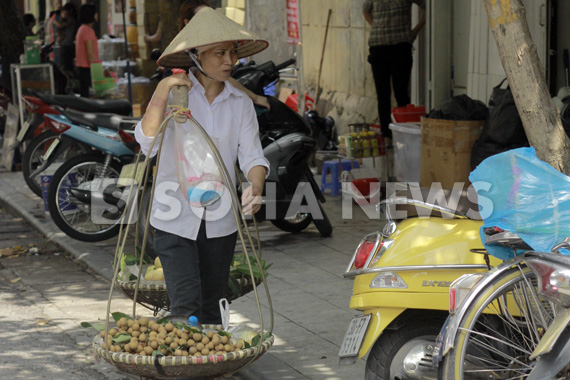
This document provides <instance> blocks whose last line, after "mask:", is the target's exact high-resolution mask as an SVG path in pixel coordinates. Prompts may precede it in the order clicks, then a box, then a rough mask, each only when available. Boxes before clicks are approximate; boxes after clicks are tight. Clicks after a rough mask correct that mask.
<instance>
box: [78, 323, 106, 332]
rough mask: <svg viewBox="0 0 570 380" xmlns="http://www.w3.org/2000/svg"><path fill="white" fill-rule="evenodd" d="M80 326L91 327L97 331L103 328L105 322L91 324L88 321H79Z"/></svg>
mask: <svg viewBox="0 0 570 380" xmlns="http://www.w3.org/2000/svg"><path fill="white" fill-rule="evenodd" d="M81 327H85V328H89V327H92V328H94V329H95V330H97V331H99V332H101V331H103V330H105V324H104V323H93V324H91V323H89V322H81Z"/></svg>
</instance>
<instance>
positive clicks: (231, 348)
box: [224, 343, 234, 352]
mask: <svg viewBox="0 0 570 380" xmlns="http://www.w3.org/2000/svg"><path fill="white" fill-rule="evenodd" d="M224 350H225V351H226V352H232V351H233V350H234V347H233V346H232V345H231V344H229V343H228V344H226V345H224Z"/></svg>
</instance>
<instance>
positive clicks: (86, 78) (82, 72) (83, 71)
mask: <svg viewBox="0 0 570 380" xmlns="http://www.w3.org/2000/svg"><path fill="white" fill-rule="evenodd" d="M77 77H78V78H79V88H80V90H79V95H81V96H82V97H83V98H88V97H89V87H91V69H90V68H88V67H78V68H77Z"/></svg>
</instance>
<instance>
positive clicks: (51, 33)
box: [45, 0, 61, 63]
mask: <svg viewBox="0 0 570 380" xmlns="http://www.w3.org/2000/svg"><path fill="white" fill-rule="evenodd" d="M52 6H53V9H54V10H53V11H52V12H51V13H50V14H49V17H48V20H47V23H46V35H45V44H46V45H49V44H52V43H53V44H55V41H56V39H57V33H56V26H55V24H54V22H55V21H57V20H59V18H60V17H61V0H56V1H54V2H52ZM57 58H59V57H56V56H55V54H54V52H53V51H52V52H51V53H49V59H50V60H51V61H53V62H55V63H58V62H57Z"/></svg>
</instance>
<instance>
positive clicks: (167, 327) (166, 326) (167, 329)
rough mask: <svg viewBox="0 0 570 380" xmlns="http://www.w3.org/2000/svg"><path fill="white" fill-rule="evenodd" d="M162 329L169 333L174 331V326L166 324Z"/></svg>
mask: <svg viewBox="0 0 570 380" xmlns="http://www.w3.org/2000/svg"><path fill="white" fill-rule="evenodd" d="M164 328H165V329H166V331H168V332H170V331H172V329H174V325H173V324H172V323H170V322H168V323H167V324H165V325H164Z"/></svg>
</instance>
